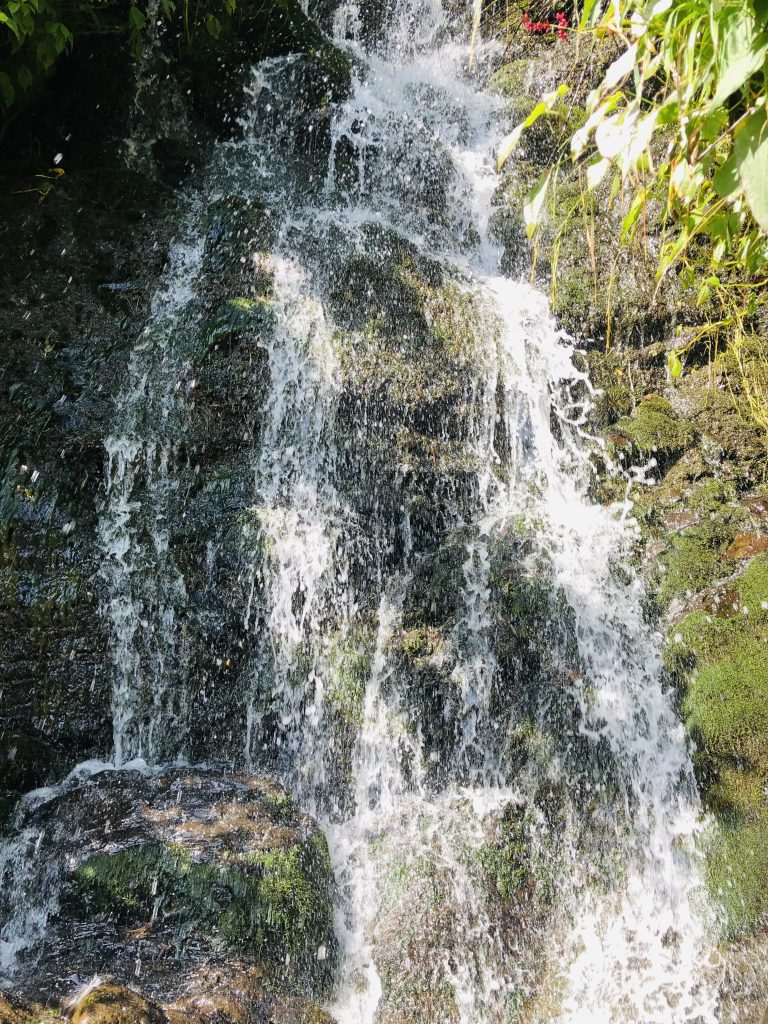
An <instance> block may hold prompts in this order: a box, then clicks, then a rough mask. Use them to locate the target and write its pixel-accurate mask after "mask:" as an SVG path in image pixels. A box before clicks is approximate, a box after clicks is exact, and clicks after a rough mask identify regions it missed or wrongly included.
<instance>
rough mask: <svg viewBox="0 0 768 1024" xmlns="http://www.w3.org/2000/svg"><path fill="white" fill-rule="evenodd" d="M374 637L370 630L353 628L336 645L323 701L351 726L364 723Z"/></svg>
mask: <svg viewBox="0 0 768 1024" xmlns="http://www.w3.org/2000/svg"><path fill="white" fill-rule="evenodd" d="M374 644H375V639H374V637H373V635H372V633H371V631H370V630H352V631H351V632H350V633H348V634H346V635H345V636H344V637H343V638H342V639H341V640H339V641H338V642H337V643H336V644H334V645H333V647H332V649H331V652H330V656H329V661H330V671H329V674H328V678H327V679H326V684H325V691H324V701H325V704H326V707H328V708H330V709H331V711H332V712H333V713H334V714H336V715H337V716H338V717H339V718H340V719H341V721H342V722H343V723H344V724H345V725H346V726H347V727H348V728H350V729H353V730H355V731H356V730H357V729H359V728H360V726H361V725H362V722H363V700H364V698H365V685H366V683H367V681H368V678H369V676H370V674H371V663H372V661H373V650H374Z"/></svg>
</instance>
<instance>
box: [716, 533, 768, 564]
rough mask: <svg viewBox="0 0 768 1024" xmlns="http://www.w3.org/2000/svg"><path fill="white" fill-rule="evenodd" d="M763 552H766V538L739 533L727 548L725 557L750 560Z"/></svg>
mask: <svg viewBox="0 0 768 1024" xmlns="http://www.w3.org/2000/svg"><path fill="white" fill-rule="evenodd" d="M763 551H768V537H759V536H758V535H757V534H755V533H739V534H738V535H737V536H736V537H734V539H733V541H732V542H731V544H730V545H729V546H728V549H727V550H726V552H725V557H726V558H731V559H735V558H752V557H753V556H754V555H760V554H762V552H763Z"/></svg>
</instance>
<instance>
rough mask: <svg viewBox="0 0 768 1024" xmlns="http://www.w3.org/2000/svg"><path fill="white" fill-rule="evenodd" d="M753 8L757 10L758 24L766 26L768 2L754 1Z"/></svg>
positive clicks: (764, 0)
mask: <svg viewBox="0 0 768 1024" xmlns="http://www.w3.org/2000/svg"><path fill="white" fill-rule="evenodd" d="M752 6H753V7H754V9H755V15H756V16H757V22H758V24H759V25H765V23H766V22H768V0H752Z"/></svg>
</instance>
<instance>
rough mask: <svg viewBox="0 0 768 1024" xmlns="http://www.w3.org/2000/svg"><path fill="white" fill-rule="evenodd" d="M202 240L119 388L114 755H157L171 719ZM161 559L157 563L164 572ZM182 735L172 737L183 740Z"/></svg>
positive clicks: (106, 578) (110, 513)
mask: <svg viewBox="0 0 768 1024" xmlns="http://www.w3.org/2000/svg"><path fill="white" fill-rule="evenodd" d="M202 254H203V245H202V240H201V239H199V238H193V240H192V241H190V242H178V243H176V245H175V246H174V247H173V249H172V250H171V254H170V260H169V264H168V267H167V269H166V271H165V275H164V280H163V282H162V283H161V285H160V287H159V289H158V291H157V292H156V294H155V296H154V298H153V300H152V309H151V320H150V323H149V325H148V326H147V328H146V329H145V330H144V332H143V334H142V335H141V336H140V337H139V338H138V339H137V340H136V342H135V343H134V345H133V348H132V350H131V353H130V356H129V360H128V369H127V378H128V379H127V384H126V386H125V387H124V388H123V389H122V391H121V392H120V393H119V394H118V397H117V399H116V408H115V429H114V433H113V434H112V435H111V436H110V437H108V438H107V439H106V440H105V442H104V447H105V449H106V454H107V473H106V492H107V493H106V507H105V510H104V514H103V515H102V518H101V523H100V528H99V539H100V541H101V546H102V550H103V553H104V560H103V562H102V566H101V576H102V579H103V582H104V587H105V592H106V598H105V602H104V608H103V612H104V615H105V617H106V618H107V620H108V622H109V625H110V629H111V634H112V648H111V653H112V661H113V664H114V666H115V676H114V678H115V681H114V686H113V697H112V722H113V740H114V759H115V764H117V765H121V764H123V763H124V762H125V761H127V760H130V759H131V758H132V757H136V756H144V757H148V758H150V759H153V758H156V757H157V756H158V753H159V752H160V746H159V741H160V737H159V736H158V731H159V730H161V729H163V728H165V727H166V726H167V715H168V709H167V707H164V706H163V704H164V701H165V700H166V697H167V696H168V690H169V677H170V675H171V673H174V672H179V671H182V670H183V657H184V656H183V651H182V650H181V645H180V637H179V627H178V624H177V622H176V613H175V608H176V606H177V605H178V604H179V603H181V601H183V599H184V596H185V585H184V579H183V577H182V575H181V573H180V572H179V571H178V569H177V568H176V566H175V562H174V557H173V553H172V552H171V551H170V550H169V545H168V531H169V526H170V521H171V519H172V517H173V516H174V515H175V514H177V501H176V499H177V490H178V482H177V480H176V478H175V476H174V472H173V467H172V463H173V460H174V457H175V451H176V448H177V447H178V445H179V443H180V438H181V436H182V434H183V423H184V408H185V404H184V399H185V397H186V392H187V390H188V388H189V384H190V380H189V376H188V368H187V367H186V366H184V365H183V364H182V363H180V361H179V360H178V359H177V358H176V356H175V353H174V343H175V340H176V335H177V332H181V331H183V330H184V316H185V312H186V311H187V308H188V306H189V304H190V303H191V301H192V300H193V298H194V295H195V291H194V285H195V281H196V278H197V275H198V274H199V272H200V268H201V261H202ZM158 566H159V567H160V569H159V571H158ZM179 738H180V737H179V736H178V735H177V736H176V737H175V738H174V742H175V744H176V745H177V749H178V741H179Z"/></svg>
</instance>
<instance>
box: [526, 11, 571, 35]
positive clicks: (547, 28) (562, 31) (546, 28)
mask: <svg viewBox="0 0 768 1024" xmlns="http://www.w3.org/2000/svg"><path fill="white" fill-rule="evenodd" d="M555 21H556V23H557V24H555V25H552V24H550V22H548V21H531V19H530V18H529V17H528V12H527V11H526V12H525V13H524V14H523V20H522V25H523V28H524V29H525V31H526V32H533V33H535V34H541V33H543V32H554V31H557V35H558V38H559V39H567V38H568V31H567V29H568V18H567V17H566V15H565V14H564V13H563V11H558V12H557V14H556V15H555Z"/></svg>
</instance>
